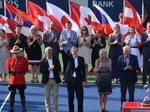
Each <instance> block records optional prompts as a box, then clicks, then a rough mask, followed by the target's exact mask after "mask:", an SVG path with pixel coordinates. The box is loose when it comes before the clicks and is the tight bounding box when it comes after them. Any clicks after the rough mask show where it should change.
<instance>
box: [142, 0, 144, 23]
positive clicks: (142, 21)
mask: <svg viewBox="0 0 150 112" xmlns="http://www.w3.org/2000/svg"><path fill="white" fill-rule="evenodd" d="M143 18H144V0H142V22H143V21H144V19H143Z"/></svg>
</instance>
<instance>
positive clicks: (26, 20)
mask: <svg viewBox="0 0 150 112" xmlns="http://www.w3.org/2000/svg"><path fill="white" fill-rule="evenodd" d="M4 3H5V7H6V16H7V17H8V18H9V19H12V20H14V21H16V22H17V23H19V24H21V25H23V26H26V27H30V25H31V23H32V24H34V25H36V26H37V27H38V28H40V29H41V30H44V28H43V25H42V24H43V23H42V22H41V21H39V20H38V19H37V18H35V17H34V16H32V15H29V14H26V13H25V12H23V11H22V10H20V9H18V8H16V7H14V6H13V5H11V4H10V3H8V2H4Z"/></svg>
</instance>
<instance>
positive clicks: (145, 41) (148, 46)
mask: <svg viewBox="0 0 150 112" xmlns="http://www.w3.org/2000/svg"><path fill="white" fill-rule="evenodd" d="M146 28H147V31H145V32H143V33H142V36H141V38H142V42H141V43H142V47H143V49H142V54H143V73H142V80H143V82H142V84H146V81H147V75H148V59H149V58H150V52H149V51H150V22H148V23H147V24H146ZM149 84H150V78H149Z"/></svg>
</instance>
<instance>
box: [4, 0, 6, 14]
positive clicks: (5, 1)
mask: <svg viewBox="0 0 150 112" xmlns="http://www.w3.org/2000/svg"><path fill="white" fill-rule="evenodd" d="M4 7H5V9H4V15H5V16H6V0H4Z"/></svg>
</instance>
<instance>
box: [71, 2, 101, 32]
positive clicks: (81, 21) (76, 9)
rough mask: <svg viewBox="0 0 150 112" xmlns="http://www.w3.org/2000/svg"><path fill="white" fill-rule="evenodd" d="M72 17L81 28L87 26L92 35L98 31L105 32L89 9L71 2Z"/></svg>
mask: <svg viewBox="0 0 150 112" xmlns="http://www.w3.org/2000/svg"><path fill="white" fill-rule="evenodd" d="M70 16H71V18H72V19H73V20H74V21H75V22H76V23H77V24H78V25H79V27H82V26H84V25H85V26H87V27H88V29H89V32H90V33H91V34H95V31H96V30H97V29H100V30H103V27H102V25H101V24H100V22H99V21H98V19H97V18H96V16H95V15H94V13H93V12H92V10H91V9H90V8H88V7H84V6H82V5H79V4H77V3H74V2H71V1H70Z"/></svg>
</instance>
